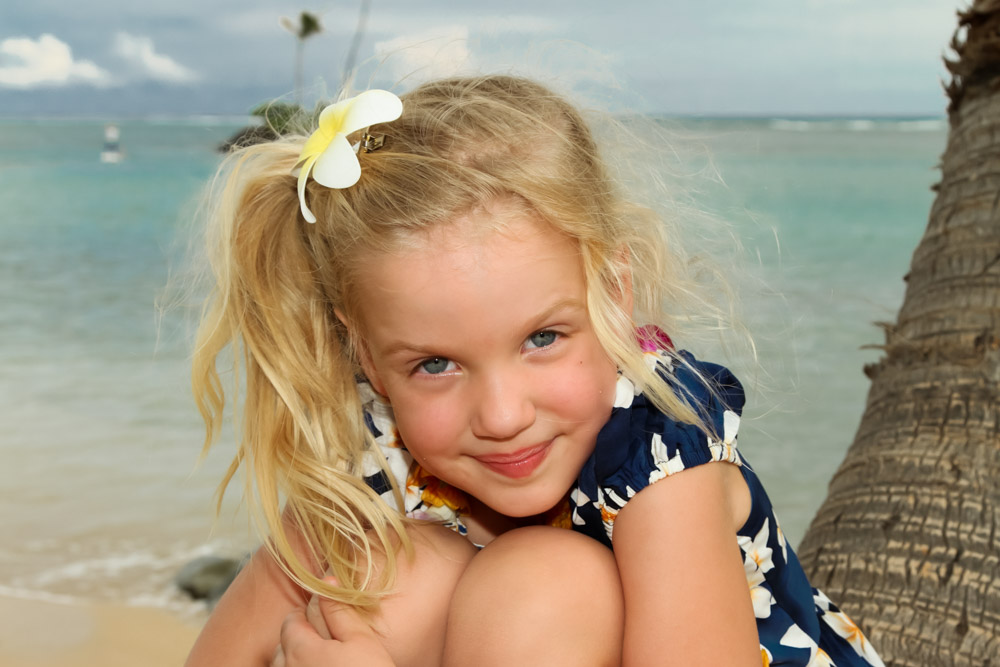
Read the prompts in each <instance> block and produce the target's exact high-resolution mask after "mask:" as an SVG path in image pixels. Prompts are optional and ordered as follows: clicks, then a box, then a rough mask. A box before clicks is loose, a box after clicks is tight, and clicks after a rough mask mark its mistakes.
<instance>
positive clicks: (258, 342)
mask: <svg viewBox="0 0 1000 667" xmlns="http://www.w3.org/2000/svg"><path fill="white" fill-rule="evenodd" d="M231 161H232V165H230V171H229V172H228V177H227V178H226V179H225V180H224V181H223V183H222V189H221V193H220V197H219V201H218V205H217V209H216V210H215V212H214V213H215V215H214V220H215V225H214V226H213V227H212V229H211V232H212V233H211V236H210V239H211V250H212V253H213V254H214V255H215V258H216V262H215V264H214V268H215V278H216V285H215V291H214V294H213V296H212V300H211V304H210V307H209V308H208V310H207V311H206V315H205V318H204V321H203V325H202V328H201V333H200V338H199V344H198V348H197V353H196V356H195V365H194V388H195V393H196V395H197V396H198V398H199V400H200V405H201V408H202V412H203V414H204V416H205V419H206V422H207V424H208V426H209V441H211V439H212V438H213V437H214V436H215V435H216V434H217V432H218V428H219V424H220V422H221V420H222V415H223V407H224V403H225V401H224V396H223V389H222V383H221V379H220V375H219V373H218V371H217V370H216V368H217V367H216V362H217V359H218V357H219V356H220V354H222V352H223V351H224V350H225V349H226V348H227V347H228V348H230V350H231V351H232V354H233V355H234V356H235V358H236V363H235V364H234V365H235V367H236V368H237V369H238V370H241V371H242V373H239V374H237V375H236V377H234V392H235V391H236V390H237V389H239V388H240V387H241V386H243V385H241V383H245V388H243V389H242V391H244V392H245V394H244V398H243V401H242V402H243V414H242V422H241V423H242V430H241V432H240V435H239V440H240V449H239V453H238V454H237V456H236V458H235V459H234V461H233V464H232V466H231V468H230V471H229V474H228V475H227V477H226V479H225V480H224V482H223V485H222V488H225V485H226V484H227V483H228V482H229V481H230V479H231V478H232V476H233V475H234V474H235V472H236V471H237V469H238V468H239V467H241V466H242V467H244V468H245V470H246V472H247V482H246V489H245V493H246V494H247V496H248V497H254V498H255V499H256V502H255V507H256V508H257V509H259V510H260V512H259V513H260V514H261V515H262V516H263V518H264V521H265V522H266V530H268V531H269V533H270V537H269V539H268V541H267V543H266V548H263V549H261V550H260V551H259V552H258V553H257V554H256V555H255V556H254V557H253V559H252V560H251V562H250V564H249V565H248V566H247V567H246V568H245V569H244V571H243V572H242V573H241V574H240V576H239V577H238V578H237V580H236V581H235V582H234V583H233V585H232V586H231V587H230V589H229V590H228V592H227V593H226V595H225V596H224V597H223V599H222V601H221V602H220V603H219V605H218V606H217V608H216V609H215V611H214V613H213V614H212V616H211V618H210V619H209V621H208V623H207V624H206V626H205V629H204V631H203V632H202V635H201V637H200V638H199V640H198V642H197V644H196V645H195V647H194V649H193V651H192V653H191V656H190V659H189V662H188V664H189V665H241V666H242V665H266V664H277V665H340V664H370V665H382V664H385V665H393V664H394V665H439V664H447V665H468V664H496V665H513V664H545V665H563V664H565V665H614V664H620V663H624V664H629V665H631V664H655V665H667V664H683V665H759V664H761V663H763V664H764V665H769V664H771V665H833V664H836V665H838V666H844V665H867V664H872V665H880V664H882V663H881V661H880V660H879V658H878V656H877V655H876V653H875V651H874V650H873V649H872V647H871V646H870V645H869V644H868V642H867V640H866V639H865V637H864V636H863V635H862V634H861V632H860V631H859V630H858V628H857V626H855V625H854V624H853V623H852V622H851V621H850V619H848V618H847V616H845V615H844V614H843V613H842V612H840V610H839V609H838V608H837V607H836V606H834V604H833V603H832V602H830V600H829V599H827V598H826V597H825V596H823V594H822V593H820V592H818V591H816V590H814V589H812V588H810V586H809V584H808V582H807V581H806V578H805V575H804V573H803V572H802V569H801V567H800V566H799V563H798V561H797V559H796V557H795V554H794V552H793V551H792V549H791V547H790V546H789V545H788V544H787V543H786V541H785V539H784V537H783V536H782V533H781V529H780V527H779V526H778V523H777V521H776V520H775V517H774V514H773V512H772V510H771V505H770V503H769V501H768V499H767V496H766V495H765V493H764V490H763V488H762V487H761V485H760V482H759V480H758V478H757V476H756V475H755V474H754V472H753V471H752V469H751V468H750V467H749V466H748V465H747V463H746V461H745V459H744V458H743V456H742V454H741V453H740V452H739V451H738V450H737V449H736V431H737V426H738V424H739V419H740V418H739V415H740V411H741V408H742V406H743V400H744V399H743V391H742V388H741V386H740V384H739V382H738V381H737V380H736V379H735V378H734V377H733V376H732V375H731V374H730V373H729V372H728V371H727V370H726V369H724V368H722V367H721V366H717V365H714V364H709V363H704V362H701V361H697V360H696V359H695V358H694V357H693V356H691V355H690V354H688V353H686V352H682V351H679V350H677V349H676V348H675V347H674V346H673V344H672V342H671V340H670V338H669V337H668V335H667V334H666V333H664V332H676V331H677V328H676V326H677V324H678V322H679V321H680V320H681V319H683V318H684V317H687V316H688V314H685V313H684V312H682V311H680V310H679V305H680V304H684V303H690V302H691V301H692V294H694V293H695V291H694V288H693V284H694V283H693V281H692V279H691V277H690V276H689V275H688V270H687V265H686V264H687V263H686V262H685V261H684V259H683V255H682V254H681V253H680V251H679V247H678V244H677V239H675V238H667V234H666V232H665V226H664V225H663V224H662V223H661V221H660V220H659V219H658V218H657V217H656V216H655V215H654V214H653V213H652V212H651V211H649V210H647V209H644V208H642V207H639V206H637V205H634V204H632V203H630V201H629V199H628V198H626V194H625V193H624V192H623V191H622V190H621V189H620V188H619V186H618V184H616V183H613V182H612V181H611V179H610V177H609V175H608V171H607V170H606V168H605V166H604V164H603V163H602V161H601V159H600V158H599V156H598V152H597V148H596V146H595V143H594V140H593V139H592V135H591V132H590V130H589V129H588V128H587V126H586V125H585V123H584V121H583V120H582V118H581V116H580V114H579V113H578V112H577V111H576V110H575V109H574V108H573V107H572V106H570V105H569V104H568V103H567V102H566V101H564V100H563V99H561V98H560V97H558V96H556V95H555V94H553V93H552V92H550V91H549V90H547V89H545V88H544V87H542V86H540V85H538V84H536V83H533V82H531V81H527V80H524V79H520V78H514V77H510V76H490V77H482V78H456V79H447V80H442V81H437V82H433V83H429V84H426V85H423V86H421V87H420V88H418V89H416V90H414V91H412V92H410V93H408V94H406V95H404V96H403V98H402V102H401V103H400V100H399V99H398V98H396V97H395V96H394V95H392V94H390V93H387V92H385V91H369V92H367V93H363V94H362V95H360V96H358V97H356V98H353V99H351V100H346V101H344V102H341V103H338V104H337V105H334V106H332V107H329V108H327V109H326V110H325V111H324V112H323V114H322V116H321V117H320V127H319V129H318V130H317V131H316V132H315V133H314V134H313V135H312V136H310V137H309V138H308V139H307V140H303V139H301V138H297V139H285V140H281V141H278V142H273V143H268V144H263V145H258V146H254V147H251V148H248V149H245V150H243V151H242V152H240V153H238V154H237V155H235V156H234V157H233V158H232V160H231ZM296 170H297V176H296V175H295V174H296ZM697 303H707V302H697ZM706 307H707V306H706ZM282 498H283V499H284V504H283V508H282ZM310 598H312V601H311V602H310ZM359 661H364V663H360V662H359Z"/></svg>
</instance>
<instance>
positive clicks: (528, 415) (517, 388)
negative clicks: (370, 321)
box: [472, 370, 535, 440]
mask: <svg viewBox="0 0 1000 667" xmlns="http://www.w3.org/2000/svg"><path fill="white" fill-rule="evenodd" d="M475 394H476V395H475V399H476V400H475V402H474V404H473V414H472V432H473V434H474V435H475V436H476V437H478V438H487V439H491V440H506V439H509V438H513V437H514V436H516V435H517V434H518V433H520V432H522V431H524V430H525V429H527V428H528V427H529V426H531V425H532V424H534V423H535V404H534V401H533V400H532V398H531V392H530V387H529V384H528V383H527V382H526V381H525V378H523V377H521V376H520V375H519V374H517V373H515V372H512V371H510V370H506V371H499V372H492V373H490V374H489V375H487V376H485V377H483V378H482V381H481V382H480V383H479V387H478V391H476V392H475Z"/></svg>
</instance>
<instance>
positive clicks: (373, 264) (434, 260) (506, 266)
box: [357, 208, 586, 335]
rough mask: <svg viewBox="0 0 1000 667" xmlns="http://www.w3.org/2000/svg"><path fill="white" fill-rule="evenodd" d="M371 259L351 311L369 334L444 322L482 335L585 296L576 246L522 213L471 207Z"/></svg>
mask: <svg viewBox="0 0 1000 667" xmlns="http://www.w3.org/2000/svg"><path fill="white" fill-rule="evenodd" d="M369 259H370V261H367V262H366V263H365V264H364V266H363V267H362V269H361V270H360V271H359V276H358V278H359V281H358V296H359V297H360V298H359V303H358V304H357V309H358V311H359V313H358V314H359V316H360V319H361V321H362V323H363V325H364V328H365V329H366V330H367V331H369V332H371V333H372V334H373V335H374V334H379V333H385V334H388V333H393V334H394V335H399V334H401V333H404V332H405V330H407V329H410V330H413V329H415V328H423V329H425V330H428V331H427V333H432V332H431V331H430V329H433V328H442V329H443V328H445V327H446V326H448V325H447V324H444V323H450V326H451V327H452V329H453V330H458V329H463V330H464V331H465V332H466V334H468V335H483V334H484V333H486V331H484V330H487V329H488V328H489V327H493V328H494V329H499V328H503V327H505V326H508V323H511V324H509V326H516V324H514V323H516V322H519V321H523V320H530V319H531V318H532V317H533V316H536V315H537V313H540V312H543V311H544V310H545V309H547V308H551V307H552V306H553V305H554V304H556V303H559V302H567V301H575V302H579V304H580V305H581V306H583V304H584V303H585V301H586V285H585V278H584V272H583V266H582V262H581V259H580V252H579V248H578V246H577V244H576V243H575V242H574V241H572V240H570V239H568V238H567V237H566V236H565V235H563V234H561V233H559V232H557V231H556V230H555V229H553V228H552V227H551V226H550V225H548V224H546V223H545V222H544V221H542V220H541V219H540V218H538V216H536V215H533V214H531V213H525V212H523V211H511V210H509V209H508V210H504V209H502V208H501V209H500V210H497V209H496V208H492V209H490V208H486V209H481V210H477V211H474V212H472V213H469V214H467V215H464V216H461V217H459V218H457V219H455V220H452V221H449V222H447V223H445V224H441V225H437V226H435V227H434V228H433V229H432V230H430V231H428V232H424V233H421V234H419V235H415V236H414V237H413V238H412V239H410V242H409V243H407V245H406V247H405V248H403V249H401V250H399V251H398V252H393V253H378V254H376V255H374V256H372V257H370V258H369ZM393 330H396V331H393Z"/></svg>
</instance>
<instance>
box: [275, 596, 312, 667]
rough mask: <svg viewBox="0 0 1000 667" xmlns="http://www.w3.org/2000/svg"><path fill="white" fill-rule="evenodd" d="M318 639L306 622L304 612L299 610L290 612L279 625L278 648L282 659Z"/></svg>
mask: <svg viewBox="0 0 1000 667" xmlns="http://www.w3.org/2000/svg"><path fill="white" fill-rule="evenodd" d="M319 639H320V636H319V634H318V633H317V632H316V629H315V628H314V627H313V626H312V625H310V624H309V621H308V620H306V612H305V610H304V609H301V608H300V609H295V610H293V611H291V612H290V613H289V614H288V615H287V616H285V620H284V621H283V622H282V624H281V643H280V644H279V645H278V648H279V649H280V650H281V653H282V659H286V658H285V656H287V655H288V654H294V653H296V651H297V650H299V649H300V648H301V647H302V646H303V645H307V644H309V643H310V642H315V641H317V640H319Z"/></svg>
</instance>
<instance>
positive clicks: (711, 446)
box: [359, 349, 883, 667]
mask: <svg viewBox="0 0 1000 667" xmlns="http://www.w3.org/2000/svg"><path fill="white" fill-rule="evenodd" d="M646 360H647V363H648V364H649V365H650V367H652V368H654V369H655V370H657V372H659V373H660V375H661V376H662V377H664V378H665V379H666V380H667V381H668V382H669V383H670V384H671V386H672V387H673V388H674V390H675V391H676V392H677V393H678V395H683V396H686V397H687V399H688V403H689V404H690V405H692V406H694V407H695V408H696V410H698V411H700V413H701V414H700V416H701V418H702V419H703V421H704V422H705V424H707V425H710V426H711V428H712V431H713V432H714V433H715V434H717V435H718V436H719V437H720V438H721V439H720V440H716V439H714V438H712V437H709V436H706V434H705V433H704V431H702V430H701V429H700V428H698V427H696V426H693V425H690V424H684V423H680V422H677V421H674V420H672V419H670V418H669V417H667V416H666V415H664V414H663V413H662V412H660V411H659V410H658V409H657V408H655V407H654V406H653V405H652V404H651V403H650V402H649V401H648V400H647V399H646V397H645V396H644V395H642V394H641V393H639V392H638V391H636V389H635V387H634V385H633V384H632V383H631V382H630V381H629V380H628V379H626V378H625V377H623V376H620V377H619V380H618V384H617V387H616V396H615V406H614V408H613V410H612V413H611V418H610V419H609V420H608V423H607V424H605V426H604V427H603V428H602V430H601V432H600V433H599V434H598V436H597V444H596V446H595V448H594V452H593V454H592V455H591V456H590V458H589V459H588V460H587V462H586V463H585V464H584V466H583V469H582V470H581V471H580V476H579V479H578V480H577V484H576V485H575V486H574V488H573V489H572V490H571V492H570V496H569V501H570V502H569V506H568V507H567V508H565V511H563V512H562V513H560V512H555V513H553V517H552V523H553V524H554V525H564V526H565V527H572V528H573V529H574V530H576V531H579V532H581V533H585V534H587V535H589V536H591V537H593V538H594V539H596V540H599V541H600V542H602V543H604V544H606V545H607V546H608V547H612V535H613V532H614V522H615V517H616V516H617V515H618V512H619V511H620V510H621V509H622V507H624V506H625V504H626V503H627V502H628V500H629V499H630V498H632V496H634V495H635V494H636V493H638V492H639V491H641V490H642V489H644V488H645V487H647V486H649V485H650V484H653V483H655V482H657V481H659V480H661V479H663V478H665V477H668V476H670V475H674V474H676V473H678V472H681V471H682V470H686V469H688V468H692V467H694V466H698V465H703V464H706V463H712V462H728V463H731V464H734V465H736V466H738V467H739V469H740V471H741V473H742V474H743V478H744V480H746V483H747V486H748V487H749V489H750V496H751V499H752V504H751V510H750V516H749V518H748V519H747V521H746V523H745V524H744V525H743V527H742V528H740V530H739V531H738V532H737V535H736V542H737V544H738V545H739V548H740V552H741V554H742V556H743V568H744V571H745V572H746V579H747V586H748V588H749V591H750V597H751V600H752V601H753V609H754V615H755V616H756V619H757V631H758V635H759V637H760V650H761V662H762V664H763V665H764V666H765V667H767V666H768V665H794V666H808V667H821V666H826V665H836V666H837V667H851V666H857V665H876V666H881V665H883V663H882V660H881V659H880V658H879V656H878V654H877V653H876V652H875V650H874V649H873V648H872V646H871V644H870V643H869V642H868V640H867V639H866V638H865V636H864V634H862V632H861V630H860V629H859V628H858V626H857V625H855V624H854V623H853V622H852V621H851V619H850V618H848V617H847V615H846V614H844V613H843V612H841V611H840V610H839V609H838V608H837V607H836V606H835V605H834V604H833V603H832V602H831V601H830V600H829V599H828V598H827V597H826V596H825V595H823V593H821V592H820V591H818V590H816V589H815V588H812V587H811V586H810V585H809V581H808V580H807V579H806V575H805V573H804V572H803V570H802V567H801V565H800V564H799V561H798V558H797V557H796V556H795V552H794V551H792V548H791V546H789V545H788V543H787V542H786V541H785V537H784V535H783V534H782V532H781V527H780V526H779V525H778V520H777V519H776V518H775V516H774V511H773V509H772V508H771V501H770V500H769V499H768V497H767V494H766V493H765V492H764V488H763V486H762V485H761V483H760V480H759V479H758V478H757V475H756V474H755V473H754V471H753V469H751V468H750V466H749V465H748V464H747V462H746V460H745V459H744V458H743V456H742V454H740V453H739V452H738V451H737V448H736V433H737V430H738V428H739V423H740V412H741V410H742V408H743V403H744V395H743V388H742V386H741V385H740V383H739V381H738V380H737V379H736V378H735V377H734V376H733V375H732V374H731V373H730V372H729V371H728V370H727V369H725V368H723V367H722V366H718V365H715V364H709V363H704V362H700V361H697V360H696V359H694V357H692V356H691V355H690V354H688V353H686V352H678V353H674V354H670V353H667V352H664V351H662V350H659V349H647V352H646ZM699 376H700V377H701V378H704V379H705V380H707V381H708V384H709V385H711V386H712V387H714V390H709V389H708V388H707V387H706V383H705V382H703V381H702V380H701V379H700V378H699ZM359 386H360V388H361V391H362V397H363V399H364V400H365V402H366V406H365V416H366V419H367V421H368V424H369V427H370V428H371V430H372V432H373V433H374V434H375V436H376V441H377V442H378V444H379V446H380V448H381V452H380V454H381V455H383V456H385V457H386V458H387V459H388V462H389V468H390V470H391V471H392V472H393V475H394V476H395V477H396V480H397V483H398V485H399V488H400V489H401V490H402V491H403V499H404V505H405V508H404V511H405V513H406V514H407V516H411V517H414V518H421V519H431V520H436V521H440V522H443V523H444V525H446V526H448V527H450V528H452V529H453V530H456V531H457V532H459V533H461V534H465V532H466V530H465V525H464V522H463V518H462V517H463V514H464V513H465V511H466V510H467V503H466V502H465V499H464V496H463V495H462V494H461V492H459V491H458V490H457V489H454V488H451V487H448V486H447V485H446V484H443V483H442V482H440V481H439V480H437V479H436V478H434V477H433V476H431V475H429V474H427V473H426V472H424V471H423V470H422V469H421V468H420V466H419V465H417V464H416V462H415V461H414V460H413V458H412V457H411V456H410V454H409V453H408V452H407V451H406V449H405V447H404V446H403V445H402V443H401V442H400V441H399V436H398V433H397V431H396V429H395V425H394V423H393V420H392V413H391V408H389V406H388V405H386V404H385V403H384V402H383V401H381V399H380V397H378V396H377V395H376V394H375V393H374V392H372V391H371V389H370V387H368V386H367V384H365V383H361V384H360V385H359ZM367 467H368V470H367V471H366V472H367V473H368V477H367V480H368V483H369V484H370V485H371V486H372V487H373V488H376V489H377V490H378V491H379V492H380V493H382V497H383V498H384V499H385V500H386V501H387V502H389V503H390V504H392V505H395V501H394V499H393V496H392V493H391V491H390V490H389V489H390V486H389V484H388V482H387V480H386V479H385V478H384V475H383V474H382V473H381V472H380V468H379V466H378V464H377V463H376V461H375V459H372V460H371V461H369V463H368V466H367Z"/></svg>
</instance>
